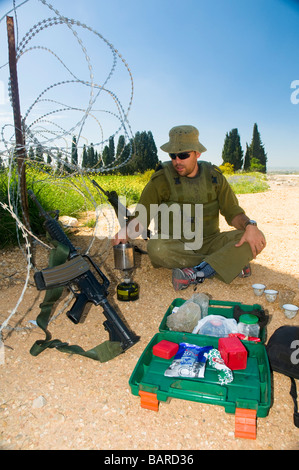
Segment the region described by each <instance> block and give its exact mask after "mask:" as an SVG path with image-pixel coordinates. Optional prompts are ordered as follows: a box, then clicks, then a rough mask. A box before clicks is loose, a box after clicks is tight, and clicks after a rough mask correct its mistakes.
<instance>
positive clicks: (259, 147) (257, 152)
mask: <svg viewBox="0 0 299 470" xmlns="http://www.w3.org/2000/svg"><path fill="white" fill-rule="evenodd" d="M253 158H255V159H256V160H258V161H259V163H260V165H262V167H263V169H262V170H261V172H262V173H266V172H267V154H266V153H265V149H264V146H263V144H262V140H261V136H260V133H259V130H258V127H257V124H256V123H255V124H254V126H253V134H252V141H251V144H250V159H251V160H252V159H253Z"/></svg>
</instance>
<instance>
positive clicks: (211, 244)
mask: <svg viewBox="0 0 299 470" xmlns="http://www.w3.org/2000/svg"><path fill="white" fill-rule="evenodd" d="M243 233H244V232H243V231H242V230H231V231H229V232H222V233H216V234H214V235H212V236H210V237H207V238H204V240H203V245H202V247H201V248H200V249H199V250H186V249H185V243H184V242H183V241H181V240H174V239H168V240H163V239H160V238H158V239H150V240H149V241H148V246H147V252H148V255H149V258H150V260H151V262H152V264H153V266H154V267H155V268H159V267H164V268H169V269H173V268H190V267H193V266H197V265H198V264H200V263H201V262H202V261H206V262H207V263H209V265H210V266H212V268H213V269H214V270H215V271H216V277H218V278H219V279H221V280H222V281H224V282H225V283H227V284H229V283H230V282H231V281H232V280H233V279H234V278H235V277H237V276H238V274H239V273H240V272H241V271H242V269H243V268H244V266H246V265H247V264H248V263H249V261H251V260H252V259H253V255H252V251H251V248H250V246H249V244H248V243H246V242H245V243H243V245H241V246H240V247H236V246H235V244H236V243H238V242H239V241H240V239H241V237H242V235H243Z"/></svg>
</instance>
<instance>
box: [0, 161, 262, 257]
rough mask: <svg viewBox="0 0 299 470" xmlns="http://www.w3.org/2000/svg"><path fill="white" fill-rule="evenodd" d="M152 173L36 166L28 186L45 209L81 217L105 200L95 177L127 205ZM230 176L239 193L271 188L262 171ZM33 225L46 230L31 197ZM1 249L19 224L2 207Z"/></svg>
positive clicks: (3, 178) (3, 196)
mask: <svg viewBox="0 0 299 470" xmlns="http://www.w3.org/2000/svg"><path fill="white" fill-rule="evenodd" d="M152 173H153V172H152V171H148V172H146V173H144V174H136V175H129V176H123V175H106V174H104V175H94V176H89V177H88V176H85V177H84V178H82V177H81V176H80V175H77V176H73V177H65V178H61V177H55V175H51V174H48V173H44V172H42V171H40V170H38V169H35V168H29V169H28V170H27V173H26V181H27V189H32V191H33V192H34V193H35V195H36V197H37V198H38V200H39V202H40V203H41V204H42V206H43V207H44V209H45V210H46V211H50V210H56V209H59V211H60V215H61V216H62V215H68V216H71V217H79V216H80V213H82V212H86V211H91V210H94V209H95V207H96V206H97V205H99V204H102V203H103V202H104V201H105V200H106V199H105V198H104V197H103V194H102V193H99V192H98V190H97V189H96V188H95V187H94V185H93V184H92V182H91V180H92V179H94V180H95V181H96V182H97V183H98V184H99V185H100V186H101V187H102V188H103V189H104V190H105V191H116V192H117V194H118V195H119V196H120V197H125V198H126V203H127V205H128V206H129V205H131V204H135V203H137V202H138V200H139V197H140V195H141V192H142V190H143V188H144V186H145V185H146V183H147V182H148V181H149V179H150V176H151V174H152ZM227 179H228V181H229V183H230V185H231V186H232V188H233V190H234V191H235V193H236V194H246V193H256V192H262V191H266V190H267V189H269V186H268V184H267V179H266V176H265V175H263V174H261V173H246V174H234V175H227ZM16 181H17V179H16V175H14V176H13V178H12V180H11V183H10V192H11V195H12V199H13V200H14V201H15V206H16V207H17V210H18V213H19V214H20V213H21V210H20V206H19V204H17V197H16V190H17V184H16ZM7 186H8V181H7V172H2V173H0V200H1V201H2V202H4V203H7V201H8V197H7V191H8V188H7ZM29 211H30V222H31V227H32V229H33V231H34V233H35V234H37V235H39V234H41V233H42V232H43V229H42V222H43V220H42V219H41V218H40V217H39V214H38V210H37V208H36V206H35V204H34V203H33V201H31V199H29ZM0 228H1V230H0V248H3V247H5V246H8V245H11V244H15V243H16V242H17V236H16V223H15V220H14V219H13V218H12V217H11V215H10V214H9V212H8V211H6V210H4V209H3V208H2V206H0Z"/></svg>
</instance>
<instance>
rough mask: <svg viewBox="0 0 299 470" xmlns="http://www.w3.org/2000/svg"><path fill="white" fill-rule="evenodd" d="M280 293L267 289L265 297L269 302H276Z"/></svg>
mask: <svg viewBox="0 0 299 470" xmlns="http://www.w3.org/2000/svg"><path fill="white" fill-rule="evenodd" d="M277 294H278V291H277V290H274V289H266V290H265V296H266V299H267V300H268V302H275V300H276V297H277Z"/></svg>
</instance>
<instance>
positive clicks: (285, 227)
mask: <svg viewBox="0 0 299 470" xmlns="http://www.w3.org/2000/svg"><path fill="white" fill-rule="evenodd" d="M239 200H240V203H241V205H242V206H243V207H244V209H245V210H246V212H247V214H248V215H249V216H250V217H251V218H253V219H256V220H258V223H259V227H260V228H261V230H262V231H263V232H264V233H265V235H266V238H267V247H266V249H265V250H264V251H263V252H262V254H261V255H260V256H259V257H258V258H257V259H256V260H255V261H253V262H252V276H251V277H250V278H247V279H240V278H237V279H235V280H234V281H233V282H232V283H231V285H225V284H223V283H221V282H220V281H218V280H216V279H212V280H207V281H205V283H203V284H202V285H200V286H199V287H198V290H197V291H198V292H206V293H208V294H210V295H211V296H212V298H213V299H216V300H231V301H238V302H243V303H245V304H253V303H257V297H255V296H254V294H253V291H252V288H251V285H252V284H253V283H255V282H263V283H264V284H266V285H267V287H268V288H277V289H278V290H281V289H284V288H289V289H293V290H294V292H295V299H294V303H295V304H297V305H299V283H298V258H299V247H298V230H299V178H296V177H282V176H275V177H274V176H273V177H271V190H270V191H268V192H265V193H261V194H252V195H251V194H249V195H240V196H239ZM221 224H222V227H223V228H227V227H226V224H225V222H224V221H221ZM76 232H77V234H76V242H75V244H76V246H80V247H83V246H87V243H88V242H89V240H90V232H89V231H88V230H87V229H85V230H80V229H76ZM97 243H98V244H99V245H98V246H97ZM138 243H139V246H140V247H143V248H146V246H145V242H144V241H143V240H140V241H138ZM100 244H101V247H100ZM102 245H103V242H99V241H97V242H96V243H95V244H94V246H93V248H92V254H96V253H97V250H98V249H99V248H101V249H102ZM109 249H110V254H111V256H110V259H109V258H108V259H107V260H106V261H105V263H104V264H103V266H102V269H103V271H105V272H106V273H107V274H108V276H109V277H110V279H111V289H110V297H109V298H110V300H111V302H112V301H113V302H114V303H115V304H116V305H117V306H118V307H119V308H120V310H121V312H122V314H123V315H124V317H125V318H126V320H127V322H128V324H129V325H130V327H131V328H132V330H134V331H135V332H136V333H137V334H138V335H140V337H141V339H140V341H139V343H137V344H136V345H134V347H132V348H131V349H129V350H128V351H127V352H126V353H125V354H123V355H121V356H119V357H117V358H115V359H114V360H112V361H110V362H108V363H98V362H95V361H92V360H91V359H87V358H83V357H80V356H75V355H74V356H69V355H66V354H62V353H60V352H58V351H56V350H47V351H45V352H43V353H42V354H41V355H39V356H38V357H33V356H31V355H30V353H29V350H30V348H31V346H32V344H33V343H34V342H35V341H36V340H37V339H43V338H44V335H43V333H42V332H41V330H40V329H39V328H30V329H28V326H29V325H30V323H28V321H30V320H35V319H36V317H37V315H38V313H39V304H40V303H41V302H42V300H43V297H44V294H43V293H38V292H37V290H36V289H35V286H34V283H33V280H32V278H31V280H30V285H29V287H28V288H27V289H26V291H25V294H24V298H23V300H22V302H21V303H20V305H19V307H18V309H17V313H16V314H15V315H14V316H13V317H12V319H11V320H10V323H9V325H10V327H11V328H12V329H11V330H7V329H6V330H5V331H4V333H3V341H4V350H3V349H2V356H1V357H0V359H1V362H2V363H1V365H0V377H1V391H0V419H1V444H0V445H1V448H2V449H5V450H11V449H12V450H46V449H49V450H56V449H61V450H70V449H74V450H79V449H86V450H90V449H94V450H100V449H102V450H103V449H105V450H106V451H112V450H114V451H116V450H119V451H121V450H129V451H130V450H171V449H172V450H181V451H184V450H185V451H187V450H188V451H190V450H199V449H215V450H220V449H227V450H234V449H240V450H245V449H250V450H262V449H263V450H278V449H285V450H286V449H299V430H298V429H297V428H295V427H294V425H293V420H292V414H293V404H292V400H291V397H290V395H289V388H290V381H289V379H288V378H286V377H284V376H282V375H279V374H276V373H274V374H273V404H272V406H271V408H270V411H269V414H268V416H267V417H266V418H258V420H257V438H256V440H248V439H237V438H235V436H234V426H235V416H234V415H232V414H228V413H226V412H225V411H224V408H222V407H219V406H213V405H207V404H201V403H195V402H191V401H185V400H178V399H172V400H171V401H170V402H169V403H164V402H163V403H161V404H160V407H159V411H158V412H154V411H149V410H145V409H142V408H141V407H140V401H139V398H138V397H136V396H133V395H132V394H131V390H130V387H129V384H128V380H129V378H130V375H131V373H132V371H133V369H134V367H135V365H136V363H137V361H138V359H139V357H140V355H141V353H142V351H143V350H144V348H145V347H146V345H147V344H148V342H149V341H150V339H151V338H152V337H153V336H154V335H155V334H156V333H157V332H158V328H159V324H160V322H161V320H162V318H163V316H164V314H165V312H166V310H167V308H168V306H169V305H170V303H171V302H172V300H173V299H174V298H175V297H177V295H176V294H175V292H174V290H173V288H172V285H171V276H170V272H169V271H167V270H166V269H159V270H155V269H153V268H152V267H151V264H150V262H149V260H148V258H147V256H146V255H145V256H142V258H141V265H140V267H139V268H137V269H136V272H135V276H134V277H135V280H136V281H137V282H138V283H139V285H140V299H139V300H138V301H136V302H132V303H130V304H126V303H121V302H118V301H117V300H115V298H116V296H115V286H116V283H117V282H118V281H119V279H117V275H118V273H117V272H115V271H113V265H112V264H113V263H112V252H111V248H109ZM36 259H37V260H38V265H39V267H46V266H47V252H46V250H44V249H42V248H38V249H37V253H36ZM0 265H1V270H0V271H1V272H0V305H1V312H0V321H1V323H2V322H3V321H4V320H5V319H6V318H7V317H8V315H9V313H10V312H11V311H12V309H14V307H15V305H16V303H17V301H18V299H19V298H20V295H21V293H22V290H23V286H24V280H25V277H26V261H25V259H24V257H23V255H22V253H21V251H20V250H19V249H18V248H16V249H14V250H11V251H6V250H4V251H2V252H1V258H0ZM192 293H193V290H192V289H190V288H189V289H187V290H185V291H183V293H182V297H183V298H186V299H188V298H189V297H191V295H192ZM66 300H67V297H66V296H65V297H64V299H63V300H62V301H61V302H60V304H59V305H58V307H57V309H56V313H57V312H58V311H59V309H60V310H61V308H62V306H63V305H64V302H65V301H66ZM258 303H261V305H262V306H263V307H264V308H267V309H268V311H269V314H270V316H271V321H270V323H269V325H268V338H269V337H270V335H271V334H272V333H273V331H274V330H275V329H277V328H278V327H279V326H281V325H284V324H292V325H298V318H299V316H298V315H297V316H296V317H295V318H294V319H293V320H287V319H286V318H285V316H284V313H283V312H282V310H281V309H280V308H279V305H278V301H276V302H275V303H273V304H270V303H268V302H267V300H266V299H265V297H264V296H263V297H261V298H259V301H258ZM103 321H104V317H103V314H102V312H101V308H100V307H99V308H96V307H92V308H91V310H90V312H89V314H88V317H87V319H86V321H85V323H83V324H79V325H73V324H72V323H71V322H70V321H69V320H68V319H67V318H66V316H65V314H64V313H62V314H60V315H59V316H58V317H57V318H56V319H55V320H54V321H53V322H52V323H51V325H50V331H51V333H52V335H53V338H59V339H61V340H63V341H66V342H69V343H70V344H80V346H82V347H83V348H84V349H89V348H91V347H93V346H95V345H97V344H99V343H101V342H102V341H104V340H105V339H106V338H107V336H106V332H105V331H104V328H103V327H102V322H103Z"/></svg>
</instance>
